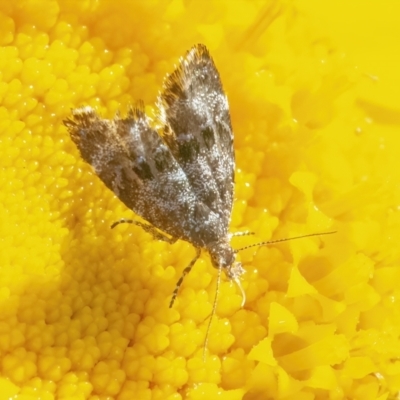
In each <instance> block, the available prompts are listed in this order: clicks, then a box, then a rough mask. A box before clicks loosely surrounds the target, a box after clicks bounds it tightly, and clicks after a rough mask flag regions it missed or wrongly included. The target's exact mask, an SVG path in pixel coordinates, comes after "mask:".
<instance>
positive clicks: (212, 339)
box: [0, 0, 400, 400]
mask: <svg viewBox="0 0 400 400" xmlns="http://www.w3.org/2000/svg"><path fill="white" fill-rule="evenodd" d="M389 5H390V7H389ZM399 11H400V9H399V5H398V4H397V3H396V4H395V2H390V0H384V1H383V3H382V2H379V3H378V2H376V3H374V2H364V1H355V2H352V3H351V5H349V2H345V1H342V0H340V1H337V2H332V4H331V3H329V4H328V3H327V2H319V1H316V0H304V1H300V0H298V1H294V2H286V1H284V0H276V1H275V0H266V1H259V2H255V1H252V0H235V1H232V0H210V1H209V2H204V1H201V0H194V1H190V2H186V1H182V0H170V1H161V0H160V1H159V0H154V1H130V0H123V1H111V0H99V1H91V0H85V1H70V0H17V1H14V2H7V1H6V2H2V4H1V5H0V102H1V104H0V152H1V161H0V187H1V190H0V240H1V243H2V245H1V248H0V399H11V398H12V399H15V400H29V399H32V400H36V399H43V400H52V399H65V400H83V399H90V400H104V399H118V400H133V399H134V400H136V399H138V400H156V399H160V400H166V399H168V400H180V399H193V400H200V399H216V398H218V399H229V400H236V399H246V400H255V399H266V398H268V399H286V400H288V399H296V400H302V399H304V400H311V399H323V398H329V399H332V400H336V399H337V400H339V399H343V398H348V399H363V400H370V399H371V400H373V399H379V400H386V399H390V398H398V397H399V393H400V362H399V361H398V360H399V359H400V344H399V337H400V312H399V309H400V290H399V288H398V287H399V282H400V268H399V260H400V250H399V249H400V246H399V245H398V241H399V240H398V238H399V237H400V230H399V227H400V213H399V209H400V208H399V204H400V190H399V182H400V168H399V154H400V135H399V125H400V106H399V101H398V99H399V96H398V93H399V92H400V78H399V76H400V75H399V73H398V71H399V67H400V59H399V56H398V52H397V51H396V49H397V48H398V38H399V37H400V31H399V28H398V26H399V25H398V21H397V19H396V18H397V16H398V13H399ZM196 43H204V44H205V45H206V46H207V47H208V48H209V49H210V52H211V54H212V56H213V58H214V60H215V63H216V65H217V67H218V70H219V72H220V74H221V79H222V82H223V86H224V89H225V91H226V92H227V95H228V99H229V104H230V110H231V118H232V125H233V128H234V135H235V150H236V177H235V181H236V184H235V202H234V209H233V212H232V218H231V231H232V232H236V231H244V230H250V231H252V232H254V233H255V235H253V236H244V237H238V238H233V239H232V245H233V247H234V248H242V247H245V246H247V245H251V244H252V243H256V242H259V241H266V240H271V239H280V238H284V237H291V236H299V235H302V234H307V233H313V232H324V231H332V230H337V231H338V232H337V233H336V234H335V235H329V236H323V237H320V238H318V237H317V238H316V237H309V238H304V239H303V240H296V241H293V242H286V243H281V244H276V245H274V246H269V247H266V246H265V247H262V248H250V249H247V250H243V251H241V252H240V253H239V257H240V260H241V261H242V263H243V265H244V268H245V270H246V273H245V274H244V275H243V279H242V285H243V288H244V291H245V293H246V303H245V306H244V307H242V306H241V302H242V297H241V293H240V292H239V290H238V288H237V287H236V286H235V285H234V284H233V283H232V282H228V281H227V280H226V279H225V278H224V277H223V279H222V281H221V285H220V291H219V298H218V303H217V307H216V315H215V316H214V318H213V320H212V323H211V328H210V331H209V333H208V340H207V341H205V339H206V333H207V329H208V326H209V318H210V314H211V312H212V307H213V301H214V296H215V290H216V277H217V271H216V270H215V269H214V268H213V267H212V265H211V263H210V259H209V257H208V255H207V254H203V255H202V257H201V258H200V260H198V262H197V263H196V265H195V266H194V268H193V270H192V271H191V273H190V274H189V275H188V276H187V277H186V278H185V280H184V282H183V285H182V287H181V290H180V292H179V294H178V297H177V299H176V301H175V304H174V306H173V308H169V302H170V299H171V295H172V292H173V290H174V287H175V284H176V281H177V280H178V279H179V277H180V276H181V273H182V271H183V269H184V268H185V267H186V266H187V265H188V263H189V262H190V260H191V259H192V258H193V257H194V249H193V247H192V246H191V245H190V244H188V243H184V242H179V241H178V242H177V243H175V244H173V245H170V244H167V243H164V242H158V241H155V240H153V239H152V237H151V236H150V235H149V234H148V233H146V232H144V231H143V230H141V229H140V228H139V227H135V226H130V225H129V226H128V224H122V225H119V226H118V227H116V228H115V229H113V230H111V229H110V225H111V224H112V223H113V222H115V221H116V220H118V219H120V218H122V217H126V218H136V216H135V215H134V214H133V213H132V211H131V210H128V209H126V208H125V207H124V206H123V204H122V203H121V202H120V201H119V200H118V199H117V198H116V197H115V196H114V194H113V193H112V192H111V191H109V190H108V189H107V188H106V187H105V186H104V184H103V183H102V182H101V181H100V179H99V178H98V177H97V176H96V175H95V173H94V172H93V170H92V169H91V168H90V166H89V165H87V164H85V163H84V162H83V160H82V159H81V158H80V157H79V154H78V151H77V149H76V147H75V145H74V144H73V143H72V141H71V139H70V137H69V135H68V133H67V131H66V129H65V127H64V126H63V125H62V120H64V119H65V118H67V117H68V116H69V114H70V109H71V108H76V107H80V106H85V105H86V106H92V107H95V108H96V109H97V110H98V112H99V113H101V114H102V115H103V116H104V117H106V118H111V117H113V116H114V115H115V113H116V112H117V111H118V110H121V112H122V114H124V113H125V112H126V110H127V109H128V107H129V106H130V105H131V104H135V103H136V101H138V100H139V99H142V100H143V101H144V103H145V106H146V113H147V114H148V115H149V116H151V115H153V114H154V110H155V108H154V102H155V100H156V98H157V94H158V92H159V90H160V89H161V87H162V82H163V78H164V76H165V74H166V73H169V72H172V71H173V69H174V65H176V64H177V61H178V59H179V57H180V56H182V55H183V54H184V52H185V51H186V50H188V49H189V48H190V47H191V46H192V45H194V44H196ZM204 346H206V348H205V347H204ZM203 353H204V355H205V357H204V358H203Z"/></svg>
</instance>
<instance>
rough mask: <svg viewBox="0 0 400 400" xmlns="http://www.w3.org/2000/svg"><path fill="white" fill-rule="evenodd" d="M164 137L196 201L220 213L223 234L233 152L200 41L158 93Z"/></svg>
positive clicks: (220, 94)
mask: <svg viewBox="0 0 400 400" xmlns="http://www.w3.org/2000/svg"><path fill="white" fill-rule="evenodd" d="M158 104H159V109H160V114H161V119H162V121H163V123H164V124H165V126H166V128H165V134H164V138H165V141H166V142H167V144H168V146H169V148H170V149H171V152H172V153H173V155H174V157H175V159H176V160H177V161H178V163H179V165H180V166H181V167H182V169H183V170H184V171H185V174H186V176H187V177H188V180H189V182H190V184H191V186H192V188H193V191H194V192H195V194H196V197H197V199H198V201H200V202H202V203H203V204H204V205H206V206H207V207H208V208H209V209H210V210H212V211H213V212H215V213H217V214H218V215H219V217H220V224H222V225H224V228H225V229H224V233H225V234H226V232H227V229H228V225H229V221H230V216H231V211H232V201H233V185H234V169H235V154H234V149H233V134H232V127H231V121H230V114H229V106H228V100H227V98H226V96H225V94H224V91H223V88H222V84H221V80H220V77H219V73H218V71H217V69H216V67H215V65H214V62H213V60H212V58H211V56H210V54H209V52H208V50H207V48H206V47H205V46H204V45H201V44H198V45H196V46H194V47H193V48H192V49H191V50H189V51H188V52H187V54H186V56H185V57H184V58H183V59H182V60H181V61H180V65H179V66H178V68H177V69H176V70H175V71H174V72H173V73H172V74H171V75H169V76H168V77H167V79H166V82H165V87H164V90H163V93H162V94H161V95H160V97H159V102H158Z"/></svg>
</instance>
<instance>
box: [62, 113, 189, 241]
mask: <svg viewBox="0 0 400 400" xmlns="http://www.w3.org/2000/svg"><path fill="white" fill-rule="evenodd" d="M64 123H65V125H66V126H67V128H68V130H69V132H70V135H71V138H72V140H73V141H74V142H75V144H76V145H77V147H78V149H79V151H80V153H81V155H82V158H83V159H84V160H85V161H86V162H88V163H89V164H91V165H92V166H93V168H94V170H95V172H96V174H97V175H98V176H99V177H100V178H101V180H102V181H103V182H104V183H105V184H106V185H107V187H108V188H110V189H111V190H112V191H113V192H114V193H115V194H116V195H117V196H118V198H119V199H120V200H121V201H122V202H123V203H124V204H125V205H126V206H127V207H129V208H130V209H132V210H133V211H135V213H137V214H138V215H140V216H141V217H143V218H144V219H146V220H147V221H148V222H150V223H151V224H152V225H153V226H155V227H156V228H158V229H160V230H163V231H164V232H166V233H168V234H170V235H171V236H173V237H175V238H182V239H186V240H187V239H188V238H190V229H191V227H190V226H189V223H190V221H191V220H192V217H193V213H194V212H195V210H194V208H195V207H194V205H195V204H196V199H195V195H194V193H193V190H192V188H191V186H190V183H189V181H188V179H187V176H186V174H185V173H184V171H183V170H182V168H181V167H180V165H179V164H178V163H177V161H176V160H175V158H174V157H173V155H172V153H171V151H170V149H169V148H168V146H167V145H166V144H165V142H164V141H163V139H162V138H161V137H160V136H159V134H158V133H157V132H156V131H155V130H154V129H152V128H151V127H150V125H149V122H148V119H147V118H146V116H145V114H144V112H143V109H142V107H139V108H135V109H133V110H131V111H130V113H129V115H128V117H127V118H125V119H121V118H119V117H118V116H117V117H116V118H115V119H114V120H106V119H102V118H100V117H99V116H98V115H97V114H96V112H95V111H94V110H93V109H92V108H90V107H84V108H80V109H76V110H73V113H72V118H71V119H68V120H66V121H64ZM178 194H179V195H178Z"/></svg>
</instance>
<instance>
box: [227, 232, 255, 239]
mask: <svg viewBox="0 0 400 400" xmlns="http://www.w3.org/2000/svg"><path fill="white" fill-rule="evenodd" d="M250 235H255V232H251V231H243V232H233V233H230V236H231V238H232V237H237V236H250Z"/></svg>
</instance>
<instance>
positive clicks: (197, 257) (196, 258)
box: [169, 248, 201, 308]
mask: <svg viewBox="0 0 400 400" xmlns="http://www.w3.org/2000/svg"><path fill="white" fill-rule="evenodd" d="M200 253H201V249H199V248H196V256H195V257H194V258H193V260H192V261H190V264H189V265H188V266H187V267H186V268H185V269H184V270H183V272H182V275H181V277H180V278H179V280H178V282H177V283H176V286H175V289H174V291H173V293H172V298H171V302H170V303H169V308H171V307H172V306H173V305H174V302H175V299H176V296H177V295H178V291H179V288H180V287H181V285H182V282H183V280H184V279H185V276H186V275H187V274H188V273H189V272H190V271H191V269H192V268H193V265H194V264H195V263H196V261H197V260H198V259H199V257H200Z"/></svg>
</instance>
